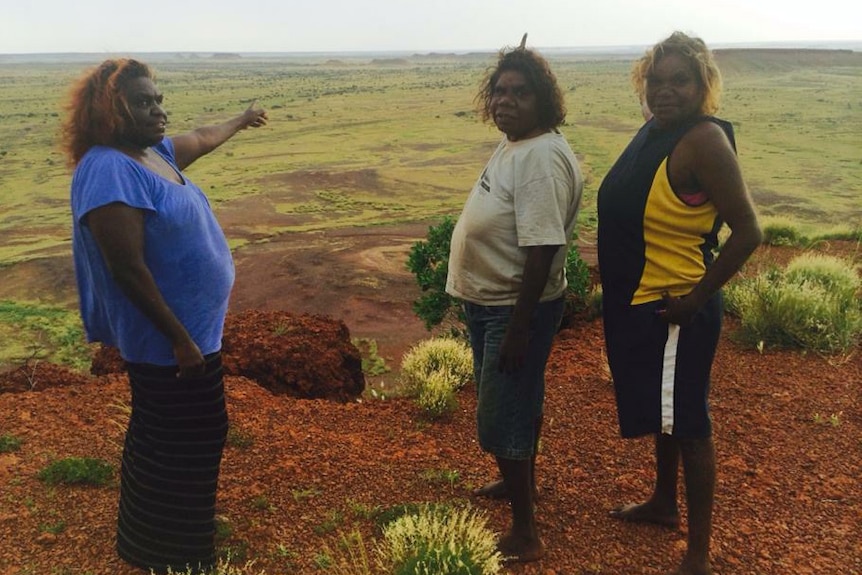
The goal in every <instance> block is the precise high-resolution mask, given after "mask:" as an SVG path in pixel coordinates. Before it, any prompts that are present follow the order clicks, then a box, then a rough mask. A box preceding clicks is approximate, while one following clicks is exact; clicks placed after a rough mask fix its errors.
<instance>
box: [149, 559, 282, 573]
mask: <svg viewBox="0 0 862 575" xmlns="http://www.w3.org/2000/svg"><path fill="white" fill-rule="evenodd" d="M253 569H254V561H247V562H246V563H245V565H242V566H236V565H233V564H232V563H231V557H230V554H228V556H227V557H225V558H223V559H219V560H218V562H217V563H216V565H215V567H213V568H212V569H211V570H210V571H208V572H207V575H266V573H265V572H264V571H262V570H261V571H253ZM199 573H200V570H199V569H193V568H191V567H189V568H188V569H186V570H185V571H174V570H173V569H171V568H170V567H168V570H167V575H198V574H199ZM150 575H155V572H154V571H153V570H152V569H151V570H150Z"/></svg>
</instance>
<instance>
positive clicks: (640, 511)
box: [610, 501, 685, 573]
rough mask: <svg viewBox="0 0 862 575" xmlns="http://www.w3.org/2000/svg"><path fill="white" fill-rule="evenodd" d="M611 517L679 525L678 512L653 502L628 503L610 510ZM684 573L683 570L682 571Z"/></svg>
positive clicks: (670, 525)
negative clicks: (670, 510) (660, 506)
mask: <svg viewBox="0 0 862 575" xmlns="http://www.w3.org/2000/svg"><path fill="white" fill-rule="evenodd" d="M610 515H611V517H613V518H614V519H619V520H621V521H630V522H632V523H653V524H655V525H661V526H662V527H669V528H671V529H676V528H678V527H679V513H678V512H668V511H665V510H661V509H657V508H656V506H655V505H654V504H653V503H650V502H649V501H647V502H646V503H640V504H637V503H629V504H628V505H623V506H622V507H617V508H616V509H613V510H611V513H610ZM682 573H685V572H682Z"/></svg>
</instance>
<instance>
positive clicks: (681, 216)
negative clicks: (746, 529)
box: [598, 32, 761, 575]
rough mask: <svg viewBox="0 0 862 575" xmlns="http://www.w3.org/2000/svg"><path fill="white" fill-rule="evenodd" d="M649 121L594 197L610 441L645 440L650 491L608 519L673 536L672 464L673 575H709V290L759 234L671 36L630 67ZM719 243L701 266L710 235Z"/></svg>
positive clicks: (684, 54)
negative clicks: (613, 415) (684, 514)
mask: <svg viewBox="0 0 862 575" xmlns="http://www.w3.org/2000/svg"><path fill="white" fill-rule="evenodd" d="M632 79H633V81H634V84H635V88H636V90H637V92H638V94H639V95H642V96H644V97H645V101H646V105H647V107H648V109H649V111H650V113H651V114H652V117H651V118H649V119H647V121H646V123H645V124H644V125H643V127H642V128H641V129H640V130H639V131H638V133H637V134H636V135H635V137H634V139H633V140H632V141H631V143H630V144H629V145H628V147H627V148H626V149H625V151H624V152H623V153H622V155H621V156H620V158H619V159H618V160H617V162H616V164H615V165H614V166H613V167H612V168H611V170H610V172H609V173H608V175H607V176H606V177H605V179H604V181H603V182H602V185H601V187H600V189H599V195H598V215H599V224H598V227H599V231H598V255H599V269H600V273H601V282H602V290H603V310H604V312H603V313H604V328H605V342H606V345H607V356H608V362H609V364H610V368H611V373H612V375H613V380H614V387H615V391H616V398H617V409H618V416H619V424H620V431H621V434H622V436H623V437H626V438H628V437H639V436H643V435H648V434H651V435H654V436H655V452H656V485H655V490H654V492H653V494H652V497H651V498H650V499H648V500H647V501H646V502H645V503H640V504H630V505H625V506H622V507H619V508H617V509H615V510H614V511H612V512H611V515H612V516H613V517H616V518H618V519H622V520H626V521H636V522H649V523H656V524H659V525H663V526H667V527H677V526H678V525H679V509H678V506H677V474H678V468H679V461H680V458H681V459H682V463H683V471H684V477H685V486H686V503H687V506H688V523H689V525H688V527H689V529H688V549H687V552H686V554H685V556H684V558H683V560H682V563H681V565H680V566H679V567H678V569H677V570H676V571H674V572H673V573H675V574H676V575H704V574H708V573H711V567H710V560H709V540H710V531H711V525H712V508H713V493H714V489H715V452H714V447H713V442H712V428H711V422H710V416H709V404H708V394H709V382H710V371H711V367H712V362H713V358H714V356H715V349H716V346H717V344H718V339H719V333H720V330H721V316H722V300H721V293H720V288H721V287H722V286H723V285H724V284H725V282H727V281H728V280H729V279H730V278H731V277H732V276H733V275H734V274H735V273H736V272H737V271H738V270H739V269H740V267H741V266H742V265H743V263H744V262H745V261H746V260H747V259H748V257H749V255H750V254H751V253H752V252H753V251H754V249H755V248H756V247H757V246H758V245H759V243H760V240H761V232H760V228H759V226H758V224H757V218H756V216H755V211H754V207H753V205H752V202H751V199H750V196H749V194H748V191H747V189H746V186H745V182H744V181H743V178H742V174H741V172H740V168H739V164H738V162H737V158H736V152H735V142H734V137H733V129H732V127H731V125H730V123H728V122H726V121H724V120H721V119H718V118H716V117H714V116H713V115H712V114H714V113H715V112H716V111H717V109H718V99H719V95H720V91H721V77H720V73H719V70H718V67H717V66H716V64H715V62H714V60H713V57H712V54H711V53H710V51H709V49H708V48H707V47H706V45H705V44H704V42H703V41H702V40H700V39H699V38H692V37H689V36H687V35H685V34H683V33H681V32H675V33H674V34H672V35H671V36H670V37H669V38H667V39H666V40H664V41H662V42H660V43H658V44H656V45H655V46H654V47H653V48H652V49H650V50H649V51H647V52H646V54H645V55H644V56H643V57H642V58H641V59H640V60H639V61H638V62H637V63H636V64H635V67H634V70H633V73H632ZM725 223H726V224H727V225H728V227H729V228H730V232H731V233H730V236H729V238H728V239H727V242H726V243H725V244H724V246H722V249H721V253H720V255H719V256H718V257H717V258H715V257H714V252H715V250H716V248H717V245H718V239H717V236H718V232H719V230H720V229H721V227H722V225H723V224H725Z"/></svg>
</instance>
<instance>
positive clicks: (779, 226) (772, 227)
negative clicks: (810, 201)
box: [761, 218, 806, 246]
mask: <svg viewBox="0 0 862 575" xmlns="http://www.w3.org/2000/svg"><path fill="white" fill-rule="evenodd" d="M761 229H762V231H763V243H764V244H766V245H769V246H801V245H803V244H804V243H805V242H806V238H805V236H804V235H803V234H802V232H801V231H800V229H799V226H798V225H797V224H796V223H795V222H793V221H792V220H789V219H787V218H764V219H763V221H762V222H761Z"/></svg>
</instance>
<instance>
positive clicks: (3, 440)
mask: <svg viewBox="0 0 862 575" xmlns="http://www.w3.org/2000/svg"><path fill="white" fill-rule="evenodd" d="M19 449H21V439H19V438H18V437H16V436H14V435H12V434H11V433H4V434H3V435H0V453H9V452H12V451H18V450H19Z"/></svg>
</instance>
